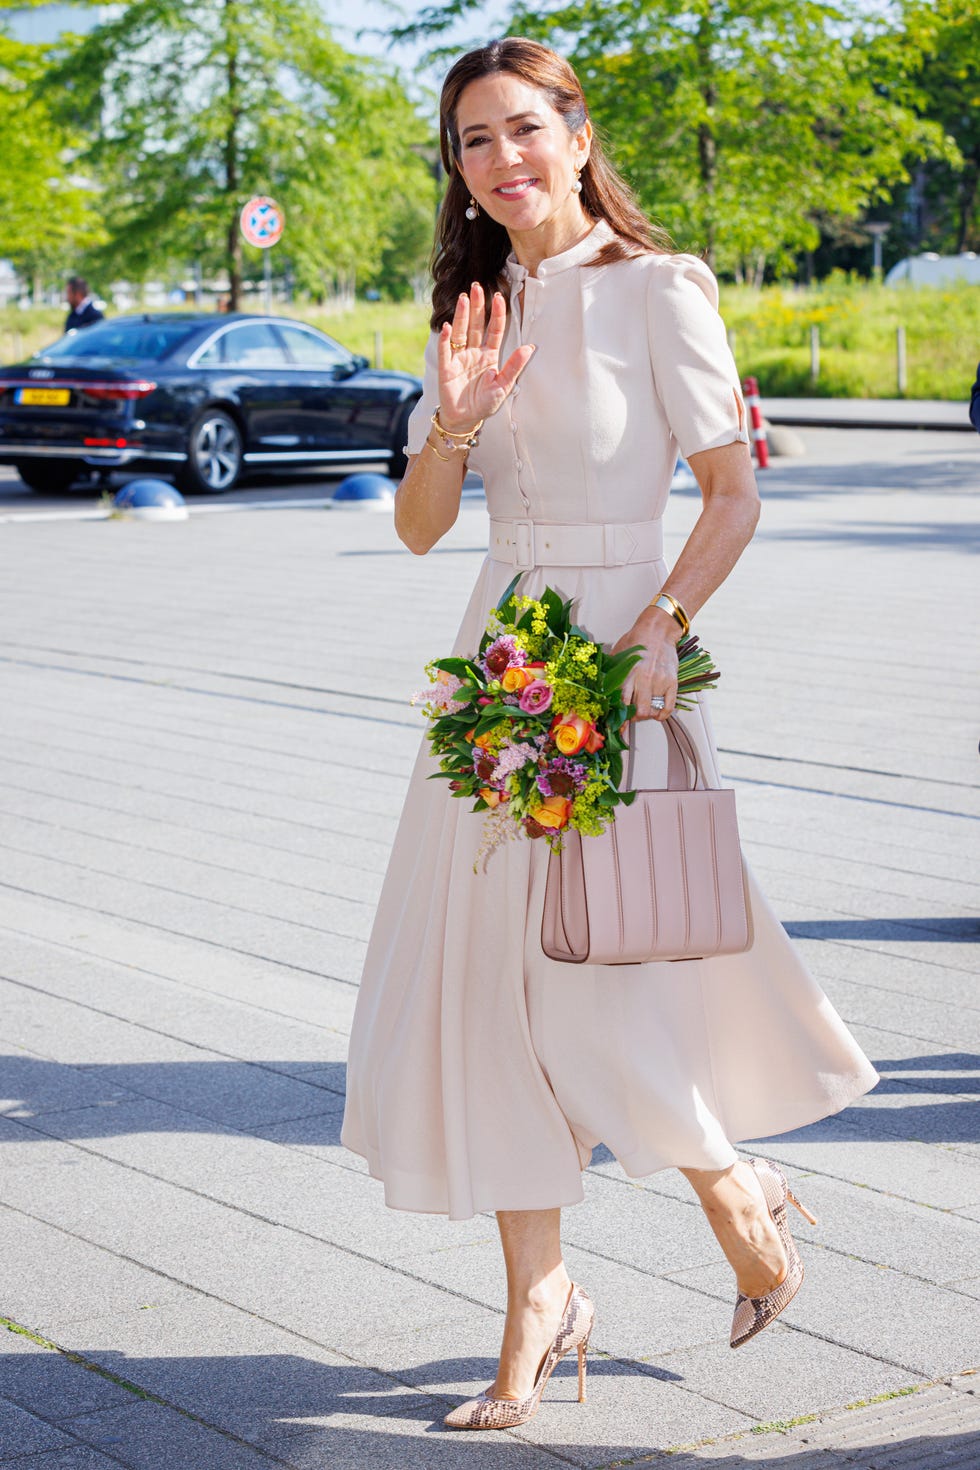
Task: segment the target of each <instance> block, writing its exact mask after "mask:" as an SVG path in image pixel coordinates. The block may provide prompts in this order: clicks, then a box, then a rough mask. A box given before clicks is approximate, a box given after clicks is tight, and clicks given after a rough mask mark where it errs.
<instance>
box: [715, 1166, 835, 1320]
mask: <svg viewBox="0 0 980 1470" xmlns="http://www.w3.org/2000/svg"><path fill="white" fill-rule="evenodd" d="M749 1162H750V1163H751V1165H752V1167H753V1169H754V1170H755V1172H756V1174H757V1175H758V1179H759V1183H760V1184H761V1185H762V1192H763V1194H764V1195H765V1197H766V1204H767V1206H768V1207H769V1213H770V1215H771V1216H772V1219H773V1224H774V1225H775V1227H776V1229H777V1230H778V1231H779V1239H780V1240H781V1241H782V1244H783V1250H784V1251H785V1252H786V1275H785V1276H784V1277H783V1279H782V1281H781V1282H780V1283H779V1285H778V1286H774V1287H773V1289H772V1291H770V1292H767V1293H766V1295H765V1296H743V1295H742V1293H741V1292H739V1294H738V1299H737V1301H736V1302H735V1316H734V1318H733V1319H732V1347H733V1348H734V1347H741V1346H742V1344H743V1342H748V1340H749V1338H750V1337H755V1336H756V1334H757V1333H759V1332H761V1331H762V1329H763V1328H764V1327H768V1326H769V1324H770V1322H775V1320H776V1318H777V1317H778V1316H779V1314H780V1312H781V1311H782V1310H783V1308H784V1307H788V1306H789V1304H790V1302H791V1301H792V1300H793V1298H794V1296H795V1295H796V1293H797V1292H798V1291H799V1289H800V1287H801V1286H802V1285H803V1262H802V1260H801V1259H800V1253H799V1251H798V1250H797V1248H796V1241H795V1240H794V1239H793V1237H792V1235H791V1234H790V1231H789V1225H788V1224H787V1223H786V1204H787V1201H788V1202H789V1203H790V1204H792V1205H795V1206H796V1208H797V1209H798V1210H799V1212H800V1214H801V1215H802V1216H803V1218H804V1219H805V1220H809V1222H810V1224H811V1225H816V1223H817V1221H816V1217H815V1216H814V1215H811V1214H810V1211H809V1210H807V1209H805V1208H804V1207H803V1205H801V1204H800V1202H799V1200H798V1199H797V1198H796V1196H795V1195H794V1194H793V1192H792V1190H791V1189H790V1187H789V1185H788V1184H787V1182H786V1176H785V1174H784V1173H783V1171H782V1169H778V1168H777V1167H776V1165H775V1164H770V1163H769V1162H768V1161H767V1160H766V1159H750V1161H749Z"/></svg>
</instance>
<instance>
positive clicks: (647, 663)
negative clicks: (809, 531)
mask: <svg viewBox="0 0 980 1470" xmlns="http://www.w3.org/2000/svg"><path fill="white" fill-rule="evenodd" d="M689 463H690V466H691V469H692V470H693V472H694V475H695V477H696V479H697V482H698V484H699V486H700V487H701V497H702V501H703V505H702V509H701V514H700V516H699V517H698V519H697V522H696V524H695V526H694V528H693V530H692V531H691V534H690V536H689V537H688V538H687V541H686V542H685V543H684V549H683V551H682V552H681V554H680V556H679V557H678V558H677V562H676V564H675V566H674V569H673V571H672V572H671V573H670V576H669V577H668V578H667V581H666V582H665V583H664V586H663V589H662V590H663V591H664V592H669V593H670V594H671V596H672V597H676V599H677V601H678V602H679V603H680V604H681V606H682V607H683V609H684V611H685V612H686V613H687V615H688V617H690V618H692V619H693V617H694V615H695V613H696V612H698V611H700V609H701V608H702V607H703V606H704V604H705V603H706V602H707V600H708V598H709V597H710V596H711V594H712V592H714V591H715V589H716V588H717V587H720V586H721V584H722V582H724V580H725V578H726V577H727V576H728V574H729V572H730V571H731V569H732V567H733V566H734V565H735V563H736V562H737V561H738V559H739V557H740V556H741V554H742V552H743V551H744V550H745V548H746V546H747V545H748V544H749V542H750V541H751V540H752V535H753V533H754V531H755V528H756V525H757V523H758V520H759V491H758V488H757V486H756V483H755V473H754V471H753V469H752V456H751V453H750V451H749V448H748V446H747V445H746V444H741V443H736V444H725V445H723V446H722V447H721V448H720V449H705V450H703V451H702V452H701V453H700V454H692V455H691V457H690V460H689ZM681 636H682V634H681V629H680V627H679V625H678V623H677V622H676V620H675V619H674V618H673V617H672V616H671V614H670V613H669V612H665V611H664V610H663V609H662V608H659V607H647V608H644V609H643V611H642V612H641V613H640V615H639V617H638V618H637V619H636V622H635V623H634V624H633V626H632V628H630V630H629V632H628V633H626V634H624V635H623V637H622V638H620V640H619V642H618V643H617V644H616V650H617V651H618V650H619V649H621V648H630V647H631V646H633V645H634V644H642V645H643V646H644V647H645V649H646V652H645V653H644V655H643V658H642V659H641V661H640V662H639V663H638V664H637V665H636V667H635V668H634V669H633V671H632V673H631V675H630V677H629V679H627V681H626V685H625V686H624V697H625V699H626V702H627V703H632V704H635V705H636V711H637V713H636V718H637V719H639V720H647V719H653V720H665V719H667V717H668V715H670V713H671V712H672V710H673V708H674V703H675V701H676V699H677V643H678V642H679V641H680V638H681ZM654 695H662V696H663V698H664V701H665V703H664V708H663V709H662V710H652V709H651V707H650V699H651V697H652V696H654Z"/></svg>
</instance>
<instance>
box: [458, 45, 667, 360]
mask: <svg viewBox="0 0 980 1470" xmlns="http://www.w3.org/2000/svg"><path fill="white" fill-rule="evenodd" d="M495 72H508V73H510V74H511V75H512V76H515V77H520V79H521V81H523V82H527V83H528V85H529V86H532V87H537V88H538V90H539V91H540V92H543V93H544V94H545V96H546V97H547V99H548V101H549V102H550V104H551V106H552V107H553V108H554V109H555V111H556V112H558V113H560V114H561V116H562V117H563V118H564V120H565V124H566V126H567V128H568V131H569V132H570V133H572V134H573V135H574V134H576V133H578V132H580V131H581V129H582V128H583V126H584V125H585V121H586V118H587V117H588V109H587V107H586V103H585V96H584V94H583V92H582V85H581V83H580V82H579V79H578V77H577V76H576V75H575V72H574V70H573V69H572V67H571V66H570V65H569V63H568V62H567V61H565V60H564V58H563V57H561V56H559V55H558V54H557V52H555V51H552V50H551V49H550V47H548V46H542V45H541V43H540V42H539V41H529V40H527V39H525V38H524V37H523V36H506V37H504V39H503V40H499V41H491V42H490V44H489V45H488V46H481V47H480V48H479V49H478V50H476V51H468V52H467V53H466V55H465V56H461V57H460V59H459V61H457V62H456V63H455V65H454V66H453V67H452V69H451V70H450V72H449V75H448V76H447V77H446V80H445V82H444V83H443V87H442V97H441V99H440V103H439V143H440V148H441V151H442V164H443V168H444V169H445V170H446V173H447V174H448V175H449V187H448V188H447V190H446V194H445V198H444V199H443V201H442V208H441V209H440V211H439V222H438V225H437V228H436V243H435V248H434V251H433V256H432V276H433V283H434V284H433V288H432V317H431V325H432V329H433V330H434V331H438V329H439V328H440V327H441V326H442V324H443V323H444V322H448V321H451V320H452V317H453V312H454V311H455V309H456V298H457V297H458V296H459V295H460V293H461V292H463V291H468V290H469V289H470V286H471V285H472V283H473V282H474V281H479V282H480V284H481V285H482V287H483V289H484V291H485V292H486V294H487V297H488V298H489V297H490V295H491V293H492V292H494V291H497V290H499V289H500V287H501V284H502V277H503V273H504V263H505V261H506V259H507V256H508V255H509V254H510V249H511V246H510V239H509V237H508V235H507V231H506V230H505V229H504V227H503V225H501V224H498V223H497V221H496V220H493V219H490V218H489V216H488V215H487V214H486V213H485V212H484V211H483V210H481V211H480V213H479V215H478V217H477V218H476V219H475V220H472V221H471V220H468V219H467V218H466V209H467V206H468V204H469V191H468V190H467V188H466V185H465V183H464V182H463V176H462V174H461V173H460V172H459V169H458V168H457V167H456V166H455V164H456V160H457V159H458V158H459V154H460V140H459V128H458V126H457V122H456V111H457V108H458V106H459V99H460V97H461V96H462V94H463V91H464V90H465V88H466V87H468V86H469V84H470V82H475V81H478V80H479V79H480V78H481V77H486V76H491V75H492V74H494V73H495ZM581 183H582V192H581V194H580V195H579V198H580V200H581V202H582V208H583V209H584V210H585V212H586V214H587V215H589V217H590V218H591V219H594V220H599V219H604V220H606V221H607V222H608V223H609V224H610V225H611V226H612V228H613V229H614V230H615V232H616V239H615V240H610V241H608V242H607V243H606V244H605V245H604V246H603V247H602V249H601V250H599V251H598V252H597V253H596V255H595V257H594V258H593V260H591V261H590V262H589V264H590V265H607V264H609V263H611V262H612V261H615V260H626V259H628V258H629V257H630V256H632V255H641V254H643V253H645V252H650V253H656V254H664V253H668V252H670V251H671V250H673V249H674V246H673V244H672V242H671V240H670V238H669V236H668V235H667V232H666V231H665V230H663V229H662V228H661V227H660V226H659V225H654V224H651V223H650V221H649V220H648V219H647V217H646V215H645V214H644V213H643V211H642V210H641V209H640V207H639V205H638V204H637V202H636V199H635V198H634V196H633V193H632V191H631V190H630V188H629V185H628V184H626V183H625V181H624V180H623V179H621V178H620V176H619V174H617V172H616V170H615V169H614V168H613V167H612V165H611V164H609V163H607V161H606V159H605V157H604V156H603V151H602V144H601V143H600V141H599V139H598V138H597V137H596V136H594V135H593V138H592V148H591V151H590V153H589V158H588V162H587V163H586V164H585V167H584V168H583V169H582V173H581Z"/></svg>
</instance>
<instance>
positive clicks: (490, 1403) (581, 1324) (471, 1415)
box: [442, 1282, 595, 1429]
mask: <svg viewBox="0 0 980 1470" xmlns="http://www.w3.org/2000/svg"><path fill="white" fill-rule="evenodd" d="M594 1322H595V1307H594V1306H593V1305H592V1301H591V1298H590V1297H589V1296H588V1295H587V1294H586V1293H585V1292H584V1291H583V1290H582V1288H581V1287H580V1286H576V1285H575V1284H574V1282H573V1284H572V1289H571V1292H570V1293H569V1297H568V1301H567V1302H566V1304H565V1311H564V1313H563V1314H562V1319H561V1322H560V1323H559V1324H558V1331H557V1332H556V1333H555V1336H554V1338H553V1340H552V1343H551V1346H550V1347H549V1349H548V1351H547V1352H546V1353H545V1355H544V1358H543V1359H542V1362H541V1366H540V1368H539V1369H538V1376H537V1378H536V1379H535V1380H534V1387H533V1388H532V1389H531V1392H530V1393H529V1394H528V1395H527V1397H526V1398H523V1399H495V1398H494V1397H493V1396H492V1394H491V1393H490V1390H489V1389H487V1390H486V1391H485V1392H484V1393H481V1394H480V1395H479V1397H478V1398H475V1399H467V1400H466V1402H465V1403H464V1404H459V1405H458V1406H457V1407H456V1408H455V1409H453V1410H451V1412H450V1413H448V1414H447V1415H446V1417H445V1419H444V1420H443V1421H442V1422H443V1423H444V1424H445V1426H446V1428H447V1429H514V1428H516V1427H517V1425H518V1424H526V1423H527V1421H528V1420H529V1419H533V1418H534V1416H535V1414H536V1413H537V1412H538V1409H539V1407H540V1404H541V1395H542V1394H543V1393H544V1389H545V1384H546V1383H547V1382H548V1379H549V1378H550V1377H551V1375H552V1373H553V1372H554V1371H555V1369H556V1368H557V1366H558V1364H559V1363H560V1362H561V1360H562V1358H563V1357H564V1356H565V1355H566V1353H570V1352H571V1351H572V1348H578V1401H579V1403H580V1404H584V1403H585V1372H586V1369H585V1355H586V1353H587V1351H588V1347H589V1337H590V1336H591V1333H592V1327H593V1324H594Z"/></svg>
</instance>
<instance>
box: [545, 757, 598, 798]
mask: <svg viewBox="0 0 980 1470" xmlns="http://www.w3.org/2000/svg"><path fill="white" fill-rule="evenodd" d="M587 778H588V771H587V770H586V768H585V766H583V765H582V763H581V762H580V761H573V760H569V758H568V756H567V755H559V756H556V757H555V759H554V760H553V761H549V762H548V768H547V770H545V771H542V772H541V773H540V774H539V775H538V777H537V786H538V790H539V791H540V792H541V795H542V796H574V795H575V794H576V792H579V791H581V790H582V787H583V786H584V785H585V783H586V780H587Z"/></svg>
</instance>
